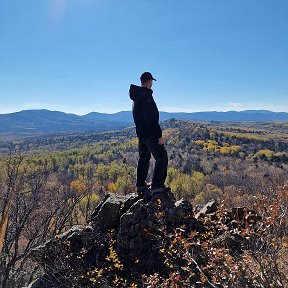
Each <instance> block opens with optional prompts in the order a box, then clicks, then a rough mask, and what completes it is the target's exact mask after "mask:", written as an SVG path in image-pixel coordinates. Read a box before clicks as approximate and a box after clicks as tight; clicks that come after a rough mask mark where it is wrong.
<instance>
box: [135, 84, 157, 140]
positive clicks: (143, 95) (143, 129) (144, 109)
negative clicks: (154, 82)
mask: <svg viewBox="0 0 288 288" xmlns="http://www.w3.org/2000/svg"><path fill="white" fill-rule="evenodd" d="M152 93H153V90H152V89H148V88H145V87H140V86H137V85H134V84H131V85H130V89H129V95H130V98H131V99H132V100H133V106H132V107H133V109H132V113H133V119H134V123H135V125H136V134H137V137H140V138H145V137H150V136H154V137H156V138H158V139H159V138H161V137H162V131H161V128H160V125H159V111H158V108H157V105H156V103H155V101H154V99H153V96H152Z"/></svg>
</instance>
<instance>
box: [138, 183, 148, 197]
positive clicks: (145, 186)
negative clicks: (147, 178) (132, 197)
mask: <svg viewBox="0 0 288 288" xmlns="http://www.w3.org/2000/svg"><path fill="white" fill-rule="evenodd" d="M150 185H151V184H150V183H145V185H144V186H139V187H137V193H138V195H140V196H143V195H144V192H145V191H147V190H148V189H149V188H150Z"/></svg>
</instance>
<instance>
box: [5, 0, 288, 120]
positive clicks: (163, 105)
mask: <svg viewBox="0 0 288 288" xmlns="http://www.w3.org/2000/svg"><path fill="white" fill-rule="evenodd" d="M287 13H288V1H287V0H277V1H272V0H269V1H268V0H253V1H251V0H235V1H231V0H181V1H172V0H139V1H138V0H121V1H120V0H41V1H39V0H25V1H23V0H2V1H0V103H1V104H0V113H9V112H14V111H20V110H24V109H42V108H45V109H50V110H59V111H64V112H71V113H76V114H79V115H83V114H86V113H88V112H91V111H99V112H108V113H113V112H117V111H121V110H130V109H131V100H130V99H129V96H128V89H129V86H130V84H131V83H134V84H139V77H140V75H141V73H142V72H144V71H150V72H152V74H153V76H154V77H155V78H156V79H157V81H156V82H154V84H153V87H152V89H153V91H154V94H153V95H154V99H155V101H156V103H157V105H158V108H159V110H162V111H163V110H165V111H186V112H193V111H211V110H217V111H227V110H236V111H240V110H245V109H269V110H273V111H286V112H288V97H287V96H288V36H287V35H288V17H287Z"/></svg>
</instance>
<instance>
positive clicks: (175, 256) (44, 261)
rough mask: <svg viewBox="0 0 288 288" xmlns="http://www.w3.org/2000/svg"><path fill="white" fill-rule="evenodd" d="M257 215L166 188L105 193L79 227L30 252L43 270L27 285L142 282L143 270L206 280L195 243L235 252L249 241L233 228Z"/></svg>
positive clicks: (35, 287) (203, 259)
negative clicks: (197, 200)
mask: <svg viewBox="0 0 288 288" xmlns="http://www.w3.org/2000/svg"><path fill="white" fill-rule="evenodd" d="M259 220H260V217H259V216H258V215H257V213H256V212H255V211H253V210H250V209H248V208H247V207H235V208H233V209H232V210H230V211H228V210H225V209H223V208H222V206H221V205H219V203H217V202H216V201H214V200H211V201H209V202H208V203H207V204H206V205H204V206H197V207H192V205H191V203H190V202H188V201H187V200H183V199H181V200H179V201H176V200H175V198H174V196H173V193H172V192H171V191H170V190H169V189H167V190H166V191H163V192H161V193H158V194H157V195H153V196H151V195H149V193H148V194H147V195H146V196H145V197H139V196H138V195H137V194H129V195H125V196H121V195H117V194H108V195H106V196H105V198H104V199H103V200H102V201H101V202H100V204H99V205H98V206H97V207H96V209H95V211H94V213H93V214H92V217H91V221H90V222H89V223H87V225H84V226H74V227H72V228H71V229H69V230H68V231H66V232H65V233H63V234H60V235H57V236H56V237H55V238H53V239H50V240H49V241H47V242H46V243H44V244H43V245H41V246H39V247H37V248H36V249H34V250H33V251H32V253H31V257H32V259H33V260H34V261H37V263H38V264H39V265H41V267H42V268H43V271H44V274H43V276H41V277H40V278H38V279H36V280H35V281H34V282H33V283H31V284H30V285H29V287H30V288H32V287H33V288H39V287H41V288H48V287H55V288H56V287H59V288H60V287H61V288H62V287H146V286H145V285H144V284H143V283H144V282H145V281H144V280H143V279H147V277H149V275H161V276H162V277H166V276H167V277H168V278H169V277H170V276H169V275H170V274H171V271H174V272H175V273H176V272H177V273H176V274H175V275H176V276H175V277H178V278H175V279H179V277H182V278H184V277H185V273H186V274H187V273H189V275H190V276H189V277H190V278H189V279H190V280H189V281H191V283H193V285H195V286H193V287H204V286H201V285H203V284H201V283H203V275H204V276H205V275H206V276H205V277H206V279H205V281H206V283H207V285H208V284H209V283H210V281H212V280H211V279H209V277H210V276H209V275H208V276H207V274H205V272H204V271H201V267H205V265H207V263H208V262H209V260H210V259H209V256H207V253H204V252H205V251H204V250H203V249H205V245H204V246H203V243H204V244H205V243H206V244H207V243H209V245H210V247H212V248H213V247H215V248H217V247H218V248H219V247H220V248H223V249H224V248H225V249H226V251H228V254H230V255H231V257H234V258H235V257H236V258H237V257H241V255H242V254H243V252H244V251H245V249H246V248H247V247H248V246H249V242H250V240H251V239H249V237H245V236H243V235H242V234H241V233H239V231H240V230H241V229H242V228H245V227H248V226H249V227H251V226H255V227H256V226H257V222H258V221H259ZM185 245H186V246H187V250H185V251H183V249H184V248H183V247H186V246H185ZM181 247H182V248H181ZM185 249H186V248H185ZM187 253H188V254H189V255H188V254H187ZM187 255H188V256H187ZM174 272H173V273H174ZM145 277H146V278H145ZM143 281H144V282H143ZM205 281H204V282H205ZM197 283H199V284H197ZM133 285H134V286H133ZM137 285H138V286H137ZM197 285H199V286H197ZM151 287H152V286H151ZM153 287H158V286H153ZM175 287H176V286H175ZM177 287H178V286H177ZM179 287H180V286H179ZM191 287H192V285H191ZM205 287H206V286H205ZM207 287H210V286H209V285H208V286H207ZM214 287H215V286H214Z"/></svg>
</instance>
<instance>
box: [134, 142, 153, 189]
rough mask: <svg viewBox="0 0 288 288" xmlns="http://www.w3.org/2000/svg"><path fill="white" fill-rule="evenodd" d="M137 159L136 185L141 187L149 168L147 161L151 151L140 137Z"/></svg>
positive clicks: (143, 184)
mask: <svg viewBox="0 0 288 288" xmlns="http://www.w3.org/2000/svg"><path fill="white" fill-rule="evenodd" d="M138 151H139V160H138V166H137V182H136V187H143V186H145V184H146V182H145V181H146V178H147V175H148V170H149V161H150V158H151V153H150V151H149V150H148V148H147V146H146V145H145V143H144V142H143V140H142V138H138Z"/></svg>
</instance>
